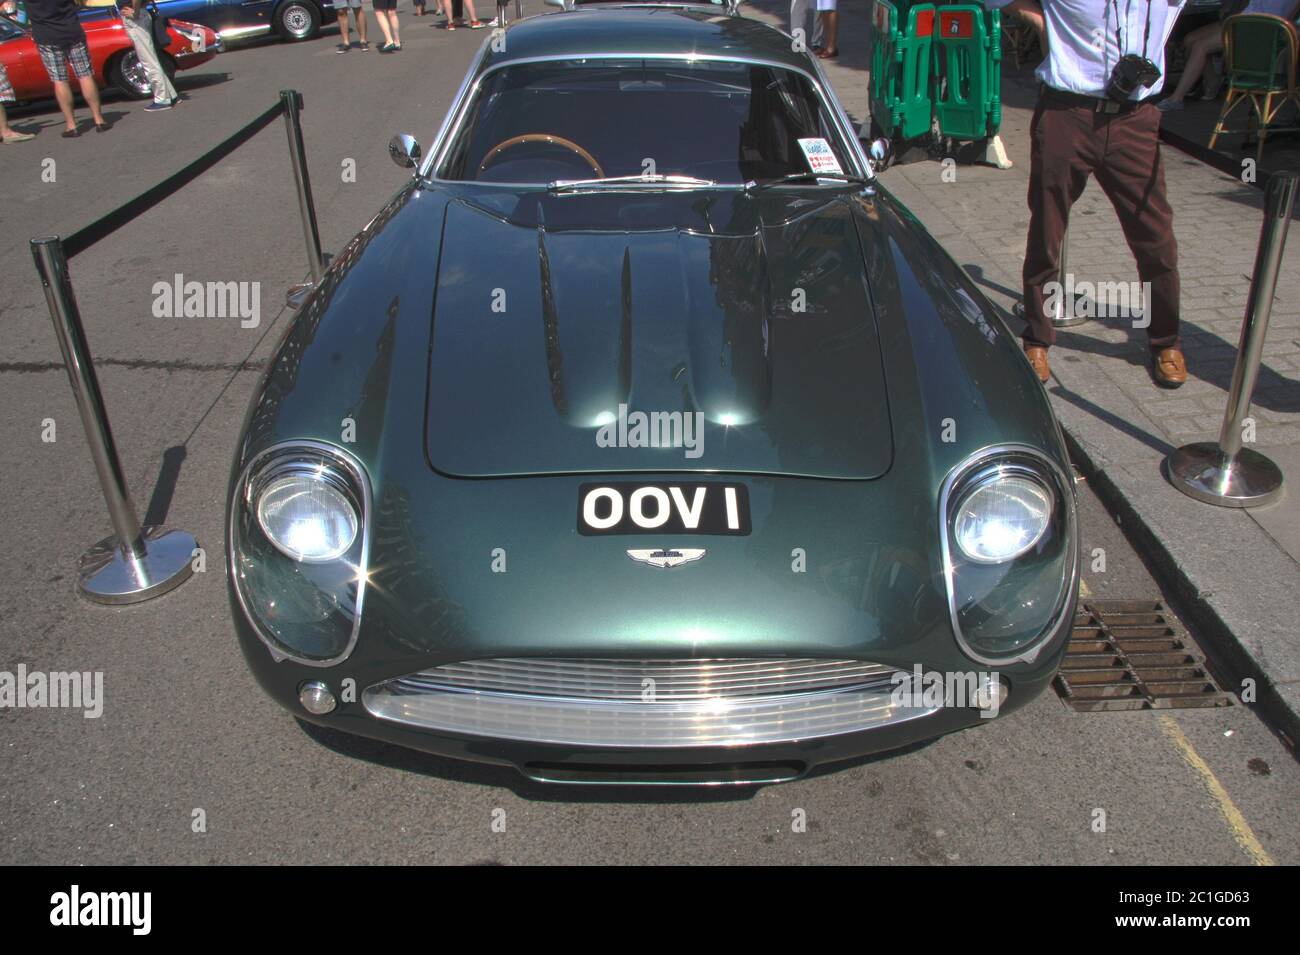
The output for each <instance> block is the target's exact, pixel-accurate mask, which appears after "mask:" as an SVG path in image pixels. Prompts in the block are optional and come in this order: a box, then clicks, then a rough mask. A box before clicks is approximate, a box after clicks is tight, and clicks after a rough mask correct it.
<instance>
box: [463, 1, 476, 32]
mask: <svg viewBox="0 0 1300 955" xmlns="http://www.w3.org/2000/svg"><path fill="white" fill-rule="evenodd" d="M465 6H466V7H467V8H468V9H469V22H470V26H473V25H474V24H475V23H478V14H477V13H475V12H474V0H465Z"/></svg>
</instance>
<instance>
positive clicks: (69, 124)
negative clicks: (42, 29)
mask: <svg viewBox="0 0 1300 955" xmlns="http://www.w3.org/2000/svg"><path fill="white" fill-rule="evenodd" d="M36 52H37V53H39V54H40V57H41V66H43V67H45V75H46V76H48V77H49V78H50V85H51V86H53V87H54V99H55V102H57V103H58V104H59V111H60V112H62V113H63V125H64V132H69V133H70V132H73V131H75V130H76V128H77V119H76V117H75V116H74V115H73V114H72V84H71V83H69V82H68V56H67V54H66V53H65V52H64V51H63V50H62V49H61V48H60V47H57V46H45V45H44V44H41V43H38V44H36Z"/></svg>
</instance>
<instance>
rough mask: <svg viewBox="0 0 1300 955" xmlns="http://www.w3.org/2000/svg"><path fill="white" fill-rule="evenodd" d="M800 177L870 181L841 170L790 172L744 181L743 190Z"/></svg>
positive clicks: (796, 179) (794, 179)
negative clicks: (770, 177) (769, 177)
mask: <svg viewBox="0 0 1300 955" xmlns="http://www.w3.org/2000/svg"><path fill="white" fill-rule="evenodd" d="M801 179H813V180H821V179H834V180H835V181H836V182H849V183H854V184H858V185H866V184H867V183H869V182H870V181H871V180H870V179H867V178H866V177H864V176H846V175H845V174H844V173H842V172H792V173H790V174H789V175H786V176H777V177H775V178H773V179H760V180H757V181H755V180H751V181H749V182H747V183H745V191H746V192H750V191H752V190H754V189H761V188H763V187H764V186H779V185H781V184H782V183H785V182H799V181H800V180H801Z"/></svg>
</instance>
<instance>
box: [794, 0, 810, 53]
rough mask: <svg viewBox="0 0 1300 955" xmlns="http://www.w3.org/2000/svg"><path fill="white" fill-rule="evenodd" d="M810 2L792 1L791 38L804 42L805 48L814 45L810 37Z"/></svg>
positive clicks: (804, 0) (802, 0)
mask: <svg viewBox="0 0 1300 955" xmlns="http://www.w3.org/2000/svg"><path fill="white" fill-rule="evenodd" d="M809 2H810V0H790V36H792V37H795V38H797V39H802V40H803V45H804V47H805V48H807V47H810V46H811V45H812V38H811V37H810V36H809V35H808V4H809Z"/></svg>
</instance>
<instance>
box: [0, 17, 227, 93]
mask: <svg viewBox="0 0 1300 955" xmlns="http://www.w3.org/2000/svg"><path fill="white" fill-rule="evenodd" d="M81 26H82V28H83V29H84V30H85V31H86V47H87V48H88V49H89V50H90V61H91V64H92V65H93V66H94V70H95V82H97V83H98V84H99V85H100V86H101V87H108V86H111V87H113V88H115V89H118V90H121V91H122V93H124V94H125V95H126V96H129V97H131V98H132V99H144V98H146V97H148V96H150V95H151V92H150V89H149V81H148V79H147V78H146V77H145V73H144V68H143V67H142V66H141V65H140V62H139V60H137V59H136V55H135V48H134V47H133V46H132V45H131V40H130V38H129V37H128V36H127V35H126V28H125V27H124V26H122V17H121V15H120V14H119V13H118V12H117V8H116V7H99V8H90V9H86V10H83V11H81ZM167 36H168V37H169V42H168V44H167V47H166V48H165V49H162V50H159V51H158V53H159V59H161V60H162V64H163V69H165V70H166V71H167V72H168V74H169V75H170V74H174V73H175V72H176V71H177V70H188V69H190V68H191V67H195V66H199V65H201V64H203V63H206V62H208V61H209V60H211V59H212V58H213V57H214V56H216V55H217V54H218V53H220V52H221V50H222V45H221V38H220V37H218V36H217V34H216V33H215V32H214V31H212V30H211V29H209V28H208V27H205V26H199V25H198V24H197V23H186V22H184V21H183V20H171V21H169V23H168V29H167ZM0 63H3V64H4V67H5V70H6V72H8V74H9V82H10V83H12V84H13V88H14V96H15V97H17V99H18V101H19V102H20V103H21V102H26V101H28V100H37V99H46V98H48V97H51V96H53V95H54V87H53V86H52V85H51V84H50V79H49V77H48V76H46V74H45V68H44V67H43V66H42V65H41V57H40V54H38V53H37V52H36V44H35V43H34V42H33V40H32V34H31V30H29V29H28V28H27V27H26V26H23V25H21V24H19V23H18V21H17V20H16V19H15V18H14V17H9V16H4V15H0ZM69 78H70V79H74V78H73V77H72V75H71V72H69ZM73 89H74V90H75V89H76V85H75V82H74V85H73Z"/></svg>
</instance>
